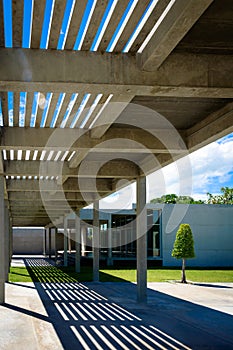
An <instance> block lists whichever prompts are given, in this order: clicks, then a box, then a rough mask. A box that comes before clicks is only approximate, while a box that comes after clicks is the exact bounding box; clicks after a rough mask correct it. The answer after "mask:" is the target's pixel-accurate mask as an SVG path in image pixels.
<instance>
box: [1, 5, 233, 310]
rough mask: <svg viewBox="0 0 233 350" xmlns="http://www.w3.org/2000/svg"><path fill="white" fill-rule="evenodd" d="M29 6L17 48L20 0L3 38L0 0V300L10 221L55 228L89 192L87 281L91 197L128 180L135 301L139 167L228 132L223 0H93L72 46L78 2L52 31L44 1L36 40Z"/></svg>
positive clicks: (141, 280)
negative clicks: (132, 190)
mask: <svg viewBox="0 0 233 350" xmlns="http://www.w3.org/2000/svg"><path fill="white" fill-rule="evenodd" d="M33 5H34V6H33V8H32V10H31V14H30V15H31V17H30V18H29V19H28V23H29V22H30V23H31V26H29V28H30V33H29V34H30V35H29V43H28V45H27V47H25V45H24V46H23V39H22V38H23V35H24V29H23V23H24V21H25V18H24V17H25V16H26V15H24V14H25V11H24V10H25V9H24V3H23V1H18V0H13V1H12V33H11V34H12V45H11V46H12V47H11V46H10V47H9V45H8V44H7V40H6V32H7V28H8V25H9V23H7V22H6V19H5V12H6V9H4V6H3V3H2V2H0V21H1V25H0V46H1V47H0V63H1V65H0V96H1V112H2V113H1V116H0V117H1V119H2V120H1V121H0V122H1V130H0V147H1V152H0V303H3V302H4V300H5V296H4V283H5V281H7V272H8V268H9V261H10V257H11V245H12V242H11V241H12V238H11V237H12V236H11V235H12V227H13V226H42V227H55V226H59V225H61V223H63V222H64V224H62V225H63V227H64V229H65V231H66V230H67V219H66V215H68V214H69V213H70V212H72V211H73V212H75V213H76V212H78V210H79V209H80V208H82V207H84V206H86V205H87V204H90V203H94V212H95V216H94V222H95V225H96V226H95V228H96V231H95V232H94V249H93V253H94V258H93V260H94V265H93V266H94V274H93V275H94V279H95V280H98V259H99V247H98V216H97V215H96V213H97V212H98V201H99V199H100V198H103V197H105V196H107V195H109V194H111V193H113V192H115V191H116V190H117V189H119V188H121V187H123V186H125V185H126V184H129V183H131V182H133V181H136V182H137V212H138V215H140V220H138V227H137V232H138V235H137V237H138V242H137V244H138V247H140V249H138V252H137V270H138V274H137V283H138V301H140V302H143V301H145V300H146V270H147V257H146V234H141V233H142V232H144V233H146V225H147V223H146V211H145V203H146V175H148V174H150V173H152V172H153V171H155V170H157V169H159V168H161V167H163V166H165V165H167V164H169V163H171V162H173V161H174V160H176V159H178V158H180V157H183V156H184V155H186V154H187V153H189V152H192V151H194V150H197V149H199V148H201V147H203V146H204V145H207V144H208V143H210V142H212V141H214V140H217V139H218V138H220V137H221V136H224V135H227V134H228V133H230V132H232V131H233V113H232V107H233V59H232V52H233V39H232V38H233V36H232V32H233V31H232V29H233V24H232V18H233V5H232V0H221V1H220V0H176V1H173V0H172V1H169V0H158V1H152V2H151V1H149V0H145V1H140V0H139V1H136V0H135V1H134V2H133V4H132V6H131V8H130V9H128V10H129V11H128V13H127V14H126V10H127V6H128V5H129V2H128V1H126V0H119V1H115V2H114V7H112V9H110V10H109V13H108V16H105V17H104V15H105V14H106V11H107V5H108V1H107V0H104V1H94V2H93V6H92V7H91V8H89V13H88V17H87V18H86V27H85V28H84V29H83V32H82V33H81V34H82V37H81V40H80V42H79V45H78V46H75V45H76V42H77V35H78V33H80V28H81V23H82V20H83V18H84V17H85V13H87V11H85V9H86V6H87V1H84V0H76V1H73V6H72V8H71V9H70V13H69V20H68V22H67V26H66V32H65V34H64V33H62V25H63V22H64V18H65V11H66V1H63V0H56V1H54V2H53V7H52V8H51V11H50V13H49V18H50V21H49V26H48V35H47V39H46V43H45V46H44V47H43V45H42V44H41V38H42V31H43V28H44V16H45V13H46V11H48V10H46V1H45V0H34V2H33ZM148 6H149V7H148ZM104 18H105V22H104V25H103V19H104ZM101 23H102V27H101V28H102V31H101V32H99V34H98V35H99V36H98V40H97V41H96V42H95V45H94V47H93V42H94V39H95V38H96V35H97V33H98V29H99V28H100V25H101ZM61 35H64V38H63V43H62V45H61V47H59V39H61ZM113 39H114V40H113ZM111 40H112V44H111V45H110V43H111ZM109 45H110V46H109ZM76 228H77V236H78V234H79V233H78V230H79V222H78V220H76ZM77 259H78V256H77Z"/></svg>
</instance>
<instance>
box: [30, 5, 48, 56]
mask: <svg viewBox="0 0 233 350" xmlns="http://www.w3.org/2000/svg"><path fill="white" fill-rule="evenodd" d="M45 3H46V0H39V1H34V11H33V21H32V39H31V48H32V49H38V48H39V47H40V39H41V33H42V27H43V22H44V10H45Z"/></svg>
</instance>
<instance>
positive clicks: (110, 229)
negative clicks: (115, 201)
mask: <svg viewBox="0 0 233 350" xmlns="http://www.w3.org/2000/svg"><path fill="white" fill-rule="evenodd" d="M110 215H111V214H110ZM111 218H112V216H111ZM111 218H110V219H108V258H107V266H112V265H113V261H112V219H111Z"/></svg>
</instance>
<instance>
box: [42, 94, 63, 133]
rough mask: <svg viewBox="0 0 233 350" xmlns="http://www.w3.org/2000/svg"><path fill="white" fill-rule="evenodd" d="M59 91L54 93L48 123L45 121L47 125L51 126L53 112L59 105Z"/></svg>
mask: <svg viewBox="0 0 233 350" xmlns="http://www.w3.org/2000/svg"><path fill="white" fill-rule="evenodd" d="M59 95H60V94H59V93H54V94H53V96H52V99H51V102H50V106H49V111H48V115H47V119H46V123H45V127H46V128H49V127H50V124H51V121H52V119H53V114H54V112H55V109H56V106H57V101H58V98H59Z"/></svg>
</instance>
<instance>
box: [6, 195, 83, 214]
mask: <svg viewBox="0 0 233 350" xmlns="http://www.w3.org/2000/svg"><path fill="white" fill-rule="evenodd" d="M15 194H18V192H15ZM67 203H68V204H69V206H70V207H71V208H76V207H77V205H81V206H85V204H86V202H84V201H72V202H69V201H65V200H63V201H60V202H59V201H56V203H55V201H45V205H46V208H49V209H51V210H52V209H54V210H57V209H66V208H67ZM43 206H44V203H43V202H42V200H37V201H35V200H31V201H30V200H28V201H25V200H24V199H23V198H21V200H15V201H13V200H12V201H10V208H12V209H14V208H17V209H20V208H43Z"/></svg>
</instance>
